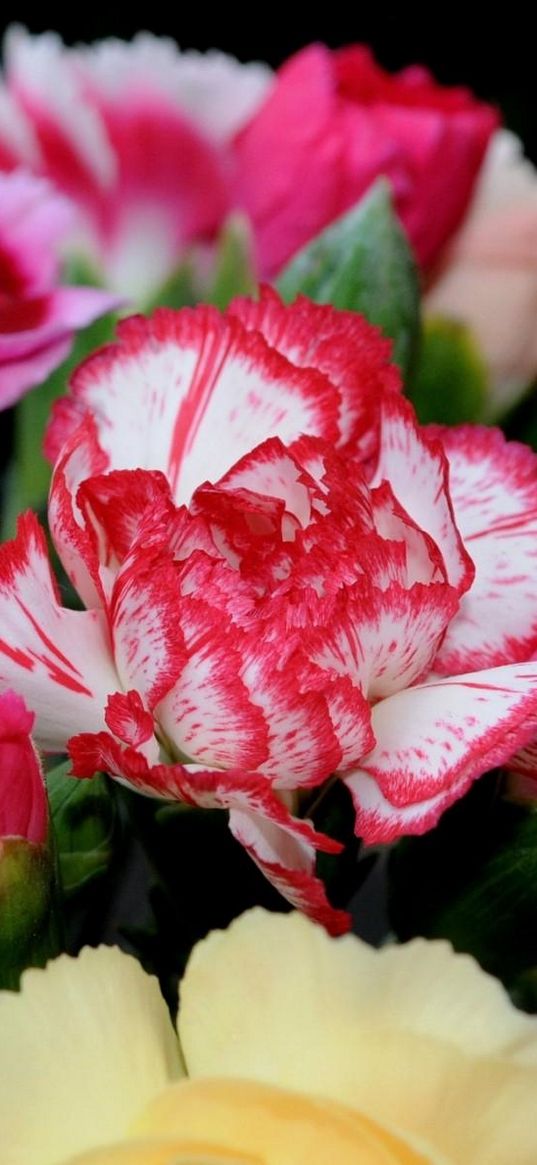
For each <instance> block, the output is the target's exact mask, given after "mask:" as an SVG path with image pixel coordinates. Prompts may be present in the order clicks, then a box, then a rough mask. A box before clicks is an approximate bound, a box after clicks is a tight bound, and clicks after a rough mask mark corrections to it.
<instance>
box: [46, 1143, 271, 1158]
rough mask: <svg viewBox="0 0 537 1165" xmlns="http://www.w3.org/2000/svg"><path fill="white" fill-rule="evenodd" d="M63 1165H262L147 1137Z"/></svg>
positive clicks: (203, 1148) (225, 1154)
mask: <svg viewBox="0 0 537 1165" xmlns="http://www.w3.org/2000/svg"><path fill="white" fill-rule="evenodd" d="M62 1165H63V1163H62ZM65 1165H263V1162H262V1161H261V1159H260V1158H259V1157H250V1156H248V1157H245V1156H243V1155H242V1154H241V1156H240V1157H239V1156H237V1154H236V1153H227V1152H226V1153H224V1152H219V1153H218V1155H217V1156H215V1154H214V1153H213V1152H212V1150H211V1149H210V1148H209V1149H207V1147H204V1146H203V1145H201V1146H200V1145H199V1144H198V1145H192V1143H190V1144H186V1145H185V1142H184V1141H180V1142H179V1141H176V1140H175V1139H174V1140H173V1141H172V1140H169V1139H168V1138H166V1139H165V1140H164V1141H162V1140H161V1139H160V1138H158V1140H156V1139H155V1138H153V1137H151V1139H149V1140H146V1139H145V1138H144V1139H143V1140H136V1141H129V1142H128V1143H126V1142H124V1143H123V1144H122V1145H112V1146H107V1148H104V1149H95V1150H92V1151H91V1152H89V1153H83V1154H82V1156H81V1157H71V1159H70V1161H68V1162H66V1163H65Z"/></svg>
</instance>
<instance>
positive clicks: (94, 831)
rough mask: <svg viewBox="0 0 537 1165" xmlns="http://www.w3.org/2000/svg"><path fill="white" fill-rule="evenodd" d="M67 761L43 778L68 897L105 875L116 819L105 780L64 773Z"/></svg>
mask: <svg viewBox="0 0 537 1165" xmlns="http://www.w3.org/2000/svg"><path fill="white" fill-rule="evenodd" d="M69 769H70V764H69V762H68V761H66V762H64V763H62V764H60V765H58V766H57V767H56V768H54V769H52V770H51V771H50V772H48V773H47V775H46V781H47V789H48V796H49V804H50V812H51V816H52V822H53V827H54V834H55V838H56V846H57V852H58V862H59V867H60V874H61V880H62V884H63V891H64V894H65V895H66V896H67V897H69V896H71V895H75V894H77V893H78V892H79V891H80V890H82V889H84V888H85V887H86V886H87V885H88V884H89V883H90V882H93V881H94V880H95V879H97V878H102V877H103V876H104V875H105V874H107V873H108V871H109V869H110V866H111V863H112V860H113V858H114V853H115V843H116V832H117V828H118V817H117V808H116V802H115V800H114V798H113V796H112V795H111V792H110V788H109V781H108V778H107V777H105V776H103V775H102V774H97V776H95V777H93V778H92V780H89V781H86V780H84V781H81V780H76V779H75V778H73V777H69V776H68V775H67V774H68V772H69Z"/></svg>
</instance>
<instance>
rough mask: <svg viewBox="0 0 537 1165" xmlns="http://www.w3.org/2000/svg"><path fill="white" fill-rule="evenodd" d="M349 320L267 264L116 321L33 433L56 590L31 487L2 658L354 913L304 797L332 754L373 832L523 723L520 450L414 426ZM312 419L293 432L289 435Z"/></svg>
mask: <svg viewBox="0 0 537 1165" xmlns="http://www.w3.org/2000/svg"><path fill="white" fill-rule="evenodd" d="M400 387H401V386H400V380H399V375H398V372H397V371H396V369H395V368H394V367H393V366H391V365H390V364H389V345H388V343H387V342H386V341H385V340H383V339H382V338H381V337H380V335H379V334H378V332H377V331H376V330H375V329H374V328H372V327H371V326H370V325H368V324H367V323H366V322H365V321H364V320H362V319H360V318H359V317H357V316H355V315H352V314H350V313H344V312H337V311H335V310H334V309H332V308H330V307H320V306H317V305H314V304H310V303H309V302H308V301H306V300H299V301H297V303H296V304H294V305H293V306H292V307H287V308H286V307H284V306H283V305H282V304H281V303H280V301H279V300H278V298H277V296H276V295H275V293H273V292H270V291H266V292H265V293H264V294H263V296H262V299H261V301H260V302H259V303H251V302H248V301H237V302H236V303H235V304H233V305H232V307H231V308H230V310H229V312H228V313H227V314H226V315H224V316H220V315H219V314H218V313H217V312H215V311H214V310H213V309H210V308H198V309H196V310H186V311H184V312H180V313H177V312H171V311H166V310H162V311H160V312H158V313H156V314H155V316H154V317H153V318H152V319H150V320H145V319H143V318H141V317H134V318H132V319H130V320H126V321H124V322H123V323H122V324H121V325H120V329H119V339H118V342H117V343H116V344H114V345H111V346H109V347H108V348H105V349H103V350H101V351H100V352H97V353H96V354H95V355H94V356H92V357H90V359H89V360H87V361H86V362H85V363H84V364H83V365H82V366H81V367H80V368H79V369H78V370H77V372H76V373H75V374H74V377H73V380H72V385H71V393H70V396H68V397H67V398H66V399H65V400H64V401H62V402H60V403H59V404H58V405H57V406H56V412H55V415H54V417H53V420H52V423H51V427H50V431H49V435H48V448H49V452H50V453H51V454H52V455H53V457H54V458H55V461H56V464H55V469H54V475H53V482H52V489H51V496H50V509H49V519H50V526H51V531H52V535H53V539H54V542H55V545H56V548H57V550H58V553H59V554H60V557H61V559H62V561H63V564H64V566H65V569H66V571H67V573H68V574H69V576H70V578H71V580H72V582H73V583H74V585H75V587H76V589H77V591H78V593H79V595H80V596H81V598H82V599H83V602H84V604H85V606H86V610H85V611H70V610H66V609H64V608H63V607H62V605H61V601H60V598H59V596H58V593H57V590H56V588H55V584H54V581H53V579H52V577H51V574H50V569H49V566H48V560H47V552H46V546H45V542H44V538H43V535H42V534H41V532H40V531H39V528H38V526H37V523H36V521H35V519H34V518H33V517H32V516H31V515H26V516H24V517H23V518H22V519H21V521H20V527H19V532H18V536H17V538H16V539H15V541H14V542H12V543H9V544H7V545H6V546H4V547H3V548H1V549H0V626H1V629H2V638H1V640H0V681H1V683H2V684H3V685H5V686H8V685H9V686H12V687H17V688H18V690H19V691H20V692H21V693H23V694H24V696H25V698H26V700H27V702H28V704H29V706H30V707H31V708H32V709H33V710H34V711H35V712H36V714H37V740H38V742H39V743H40V744H41V745H42V746H43V747H45V748H49V749H56V750H57V749H65V748H68V749H69V752H70V754H71V758H72V761H73V768H74V772H75V773H76V774H77V775H79V776H82V777H83V776H89V775H91V773H93V771H94V770H95V769H104V770H106V771H109V772H110V773H112V774H113V775H114V776H116V777H118V778H119V779H120V780H122V781H126V782H127V783H129V784H131V785H133V786H134V787H135V788H138V789H140V790H141V791H144V792H146V793H152V794H155V795H157V796H162V797H172V798H174V797H175V798H179V799H181V800H183V801H186V802H187V803H189V804H193V805H200V806H212V807H221V808H224V809H227V810H229V815H230V827H231V830H232V832H233V833H234V835H235V836H236V837H237V838H238V840H239V841H240V842H241V843H242V844H243V845H244V846H245V847H246V849H247V850H248V852H249V853H250V854H251V856H252V857H253V859H254V860H255V861H256V862H257V863H258V864H259V866H260V867H261V868H262V869H263V870H264V871H265V873H266V875H267V876H268V877H269V878H270V880H271V881H272V882H273V883H274V884H275V885H276V886H278V888H279V889H280V890H281V891H282V892H283V893H284V894H285V895H286V896H287V897H288V898H289V900H290V901H291V902H293V903H294V904H295V905H297V906H299V907H300V908H301V909H303V910H305V911H306V912H308V913H309V914H311V915H313V916H315V917H317V918H319V919H321V920H322V921H324V923H325V924H326V925H327V926H329V927H330V928H331V929H332V930H338V929H342V928H344V927H345V926H346V924H347V918H346V915H344V914H342V913H341V912H338V911H334V910H333V909H332V908H331V907H330V905H329V903H328V902H327V900H326V896H325V892H324V888H323V886H322V884H321V882H320V881H319V880H318V879H317V878H316V877H315V875H314V873H313V866H314V858H315V851H316V850H317V849H326V850H335V849H337V846H336V845H335V843H333V842H332V841H331V840H330V839H329V838H326V837H324V836H323V835H319V834H318V833H317V832H315V830H314V829H313V828H312V826H311V825H310V823H309V822H308V821H307V820H303V819H299V818H298V817H296V816H294V815H293V812H294V811H296V810H297V808H298V807H299V806H298V795H299V794H300V793H301V792H302V793H305V792H306V793H307V792H308V790H309V791H311V790H312V789H314V788H315V787H317V786H320V785H322V784H323V783H324V782H325V781H326V779H327V778H328V777H329V776H330V775H331V774H332V773H337V774H338V775H339V776H340V777H341V778H342V779H343V780H344V781H345V783H346V784H347V786H348V788H349V789H350V792H351V794H352V797H353V800H354V803H355V806H356V810H357V831H358V832H359V833H360V834H361V835H362V836H363V837H365V839H366V840H367V841H370V842H378V841H389V840H391V839H393V838H395V837H397V836H400V835H401V834H404V833H409V832H421V831H423V830H425V829H428V828H430V827H431V826H432V825H433V824H434V823H435V822H436V821H437V820H438V818H439V816H440V815H441V813H442V812H443V811H444V809H446V808H447V807H448V806H449V805H450V804H452V802H453V801H455V800H456V799H457V798H458V797H460V796H461V795H462V794H463V793H464V792H465V791H466V789H467V788H468V787H469V785H470V783H471V782H472V781H473V780H474V779H475V778H476V777H478V776H480V775H481V774H482V773H483V772H484V771H486V770H487V769H488V768H489V767H491V766H492V765H496V764H498V763H501V762H502V761H504V760H506V759H507V758H508V757H509V756H510V755H511V754H512V753H514V752H515V750H517V749H518V748H520V747H523V746H524V745H525V744H527V743H528V742H529V741H530V740H531V738H532V736H533V735H535V732H536V727H537V664H536V663H534V662H532V661H531V656H532V654H534V653H535V649H536V647H537V595H536V593H535V586H534V581H533V580H534V577H535V559H536V555H537V549H536V548H537V539H536V534H537V458H536V457H535V455H534V454H533V453H531V451H529V450H527V449H524V448H523V447H522V446H518V445H516V444H507V443H506V442H505V441H504V439H503V437H502V436H501V434H499V433H496V432H495V431H491V430H485V429H469V428H461V429H454V430H449V431H445V432H444V431H440V430H438V431H436V430H434V431H429V432H428V431H426V430H423V429H420V427H419V426H418V425H417V423H416V420H415V418H414V415H413V412H412V409H411V407H410V405H409V404H408V403H407V402H406V401H404V400H403V399H402V397H401V394H400ZM304 434H308V435H304Z"/></svg>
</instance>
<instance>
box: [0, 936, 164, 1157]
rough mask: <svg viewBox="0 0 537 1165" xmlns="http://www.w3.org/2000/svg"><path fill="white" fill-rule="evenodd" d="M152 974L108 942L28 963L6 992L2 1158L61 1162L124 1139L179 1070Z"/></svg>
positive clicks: (1, 996)
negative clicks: (34, 965)
mask: <svg viewBox="0 0 537 1165" xmlns="http://www.w3.org/2000/svg"><path fill="white" fill-rule="evenodd" d="M181 1072H182V1069H181V1067H180V1056H179V1051H178V1046H177V1039H176V1036H175V1033H174V1031H173V1027H172V1024H171V1022H170V1019H169V1016H168V1012H167V1009H166V1006H165V1004H164V1002H163V1000H162V997H161V995H160V991H159V988H158V984H157V982H156V980H155V979H153V978H151V976H149V975H147V974H146V973H145V971H143V970H142V968H141V967H140V966H139V964H138V963H137V962H136V960H135V959H132V958H130V956H128V955H125V954H123V953H122V952H121V951H119V950H116V949H114V948H111V947H100V948H98V949H97V950H93V949H90V948H87V949H86V950H84V951H83V952H82V954H81V955H80V956H79V957H78V958H77V959H71V958H68V957H67V956H66V955H63V956H61V958H59V959H56V960H55V961H54V962H52V963H49V964H48V967H47V968H46V969H45V970H31V971H26V972H25V974H24V976H23V982H22V990H21V993H20V994H15V993H12V992H7V991H3V992H0V1145H1V1149H0V1160H1V1162H2V1165H57V1163H58V1162H62V1161H64V1160H65V1159H66V1158H68V1157H70V1156H72V1155H73V1154H74V1153H79V1152H81V1151H83V1150H85V1149H87V1148H90V1147H93V1146H96V1145H100V1144H103V1143H106V1142H107V1141H115V1140H119V1139H120V1138H121V1137H122V1136H123V1134H124V1132H125V1130H126V1129H127V1127H128V1126H129V1124H130V1123H131V1122H132V1120H133V1118H134V1116H135V1115H136V1114H137V1113H138V1112H139V1111H140V1110H141V1108H142V1107H143V1106H144V1105H145V1104H146V1103H147V1101H148V1100H149V1099H150V1098H151V1097H152V1096H154V1095H155V1094H156V1093H158V1092H159V1091H160V1090H161V1089H162V1088H163V1087H164V1085H166V1084H167V1083H169V1081H170V1080H171V1079H173V1078H174V1077H176V1076H178V1075H180V1074H181Z"/></svg>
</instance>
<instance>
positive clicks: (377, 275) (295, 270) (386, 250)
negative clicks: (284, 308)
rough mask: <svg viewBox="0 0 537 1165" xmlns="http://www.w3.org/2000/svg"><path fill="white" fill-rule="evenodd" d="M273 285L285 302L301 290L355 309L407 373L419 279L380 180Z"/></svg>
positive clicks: (414, 338) (320, 300) (415, 326)
mask: <svg viewBox="0 0 537 1165" xmlns="http://www.w3.org/2000/svg"><path fill="white" fill-rule="evenodd" d="M277 286H278V289H279V291H280V293H281V295H282V296H283V298H284V299H285V300H286V301H287V302H289V303H290V302H291V301H292V300H294V299H295V298H296V296H297V295H299V294H302V295H307V296H309V298H310V299H313V300H315V301H316V302H317V303H331V304H333V306H334V307H337V308H345V309H347V310H350V311H356V312H361V313H362V314H363V315H364V316H366V318H367V319H368V320H370V321H371V322H372V323H374V324H377V325H378V326H379V327H380V328H382V330H383V331H384V332H385V333H386V335H387V336H390V337H391V339H392V340H393V342H394V358H395V360H396V361H397V363H398V364H399V365H400V367H401V369H402V371H403V373H404V374H407V373H408V372H409V371H410V369H411V367H412V364H413V360H414V350H415V346H416V342H417V339H418V335H419V282H418V275H417V271H416V267H415V264H414V260H413V257H412V253H411V251H410V247H409V245H408V242H407V238H406V235H405V233H404V231H403V229H402V227H401V226H400V224H399V221H398V219H397V217H396V215H395V213H394V210H393V206H392V200H391V195H390V189H389V186H388V185H387V183H386V182H384V181H382V180H380V181H379V182H376V183H375V185H374V187H373V189H372V190H371V191H370V193H369V194H368V195H367V196H366V197H365V198H363V199H362V200H361V201H360V202H359V203H358V204H357V206H355V207H353V208H352V210H350V211H348V212H347V213H346V214H344V215H343V216H342V217H341V218H339V219H337V221H336V222H334V223H332V224H331V225H330V226H329V227H327V228H326V230H324V231H323V232H322V233H321V234H320V235H318V236H317V238H315V239H313V241H312V242H310V243H308V244H307V246H306V247H304V248H303V250H302V251H300V252H299V253H298V254H297V255H295V256H294V258H293V259H291V261H290V263H289V264H288V266H287V267H286V268H285V269H284V271H283V272H282V274H281V275H280V277H279V280H278V283H277Z"/></svg>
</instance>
